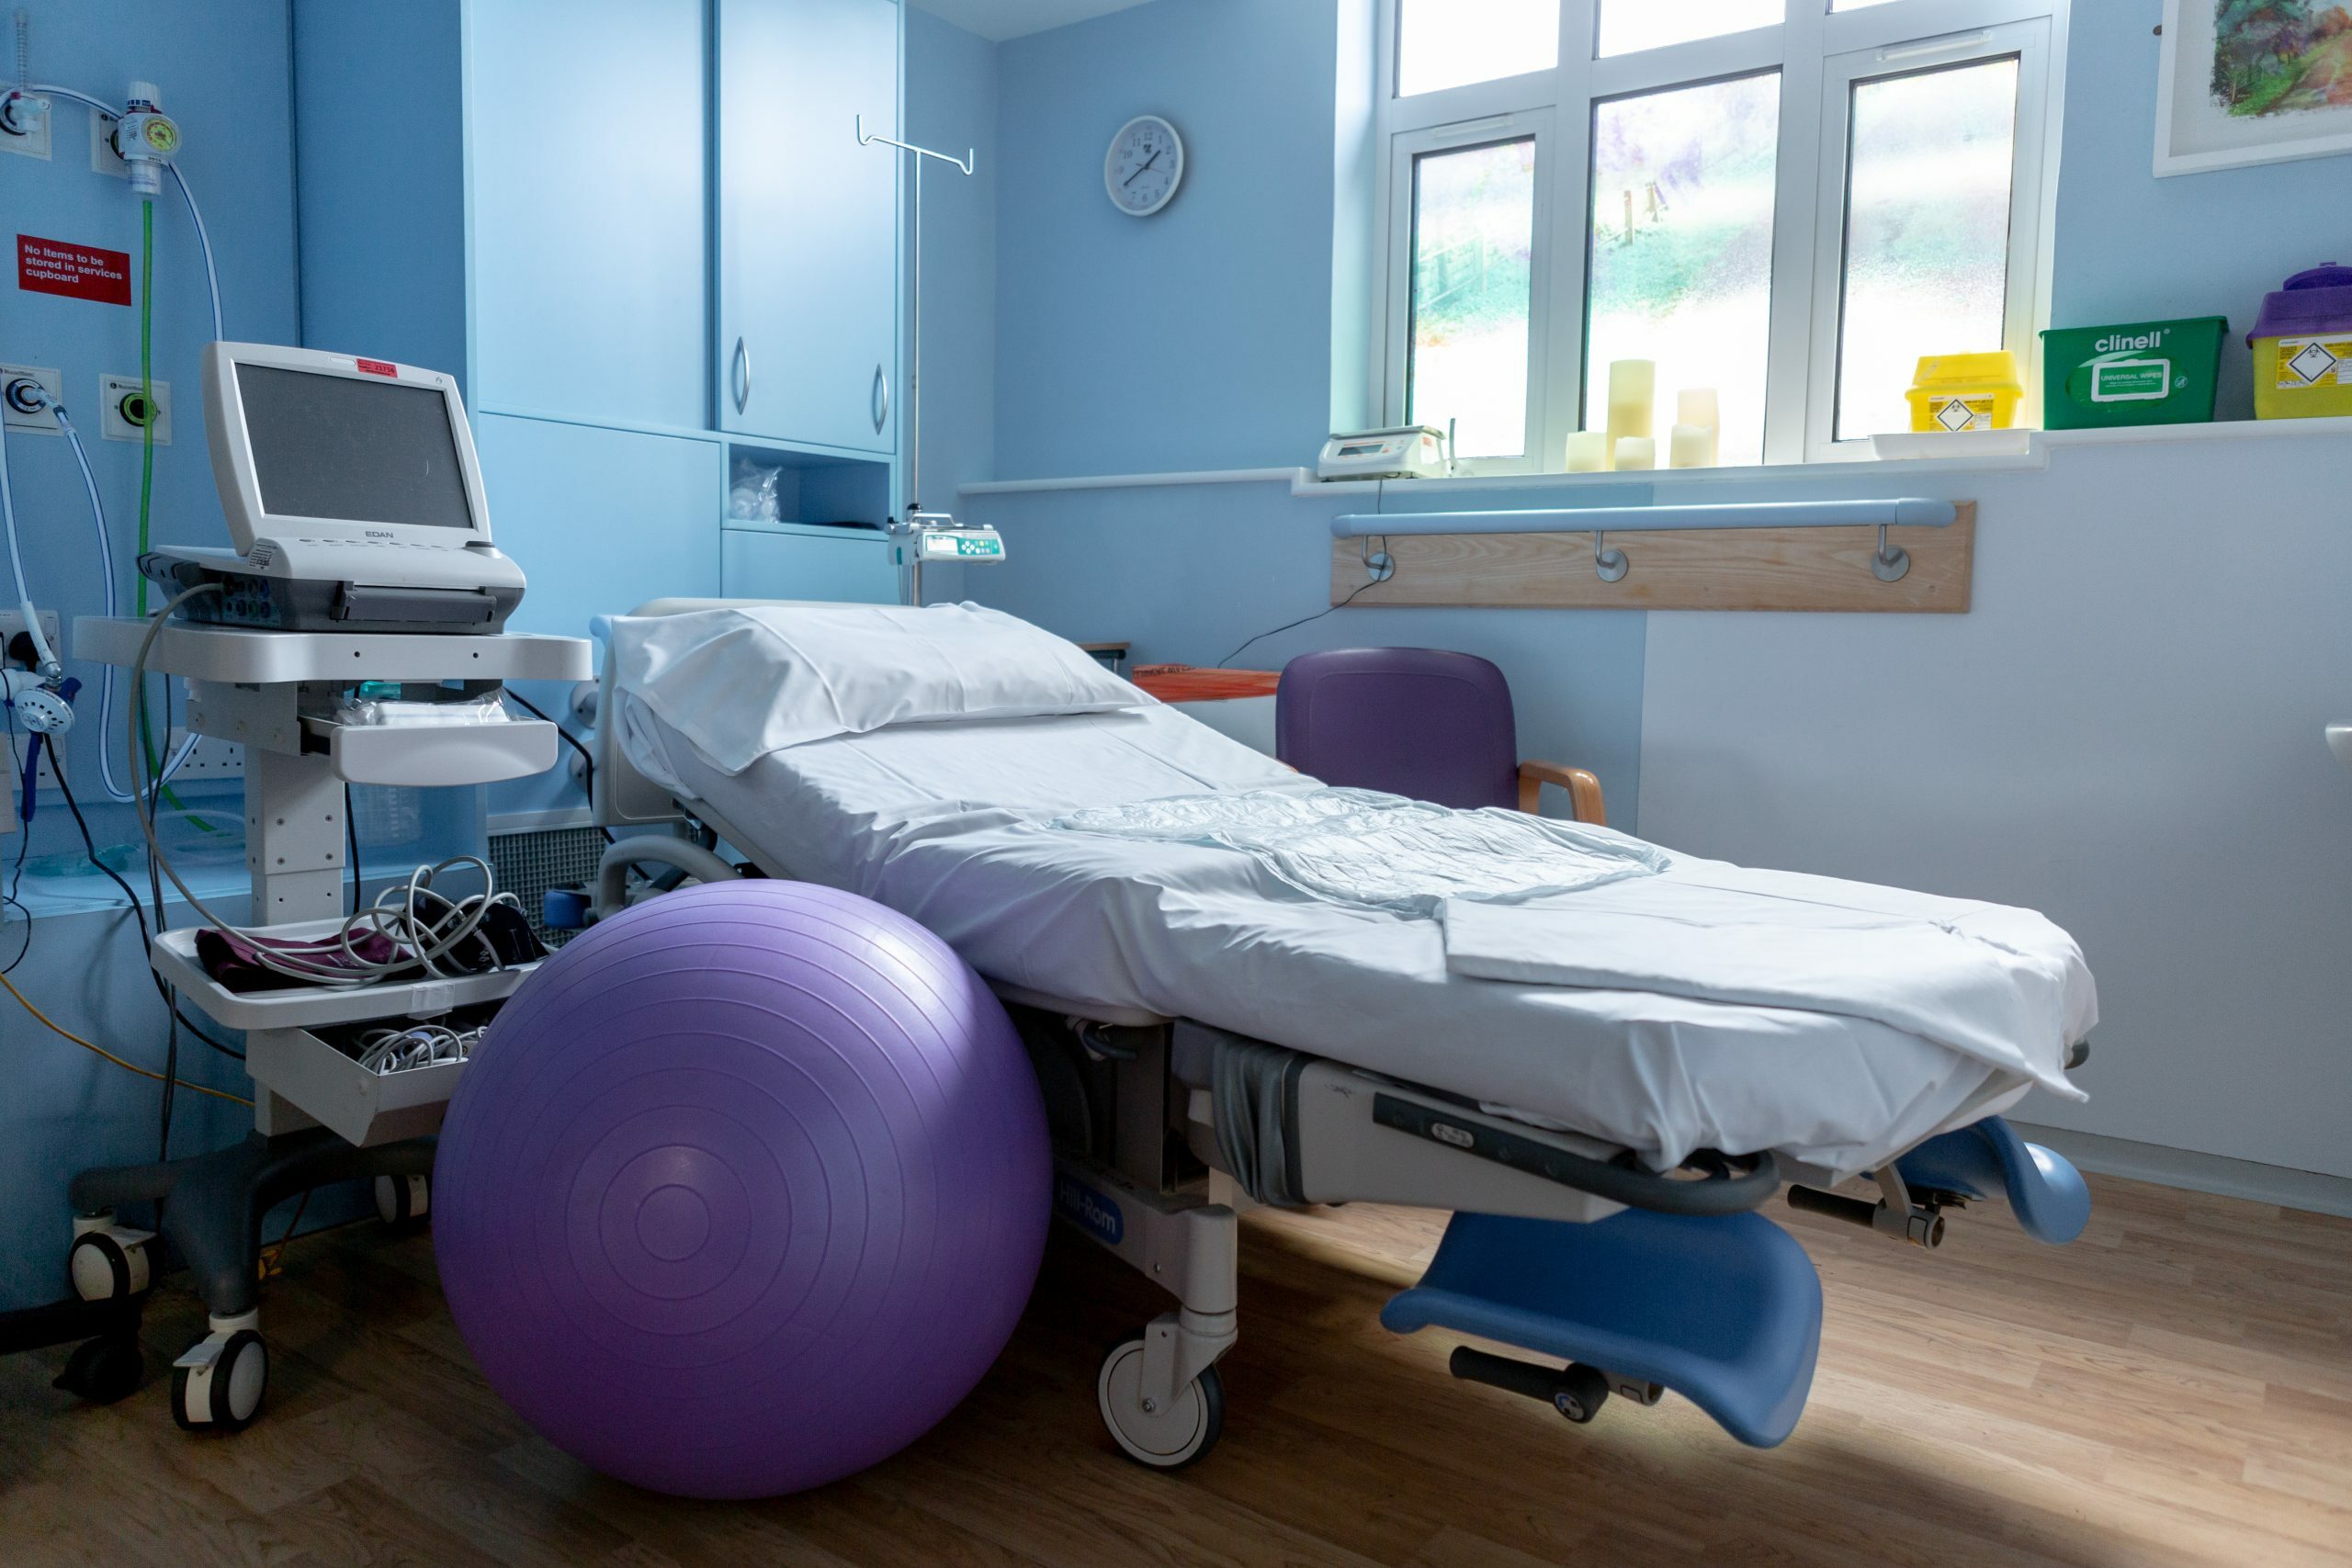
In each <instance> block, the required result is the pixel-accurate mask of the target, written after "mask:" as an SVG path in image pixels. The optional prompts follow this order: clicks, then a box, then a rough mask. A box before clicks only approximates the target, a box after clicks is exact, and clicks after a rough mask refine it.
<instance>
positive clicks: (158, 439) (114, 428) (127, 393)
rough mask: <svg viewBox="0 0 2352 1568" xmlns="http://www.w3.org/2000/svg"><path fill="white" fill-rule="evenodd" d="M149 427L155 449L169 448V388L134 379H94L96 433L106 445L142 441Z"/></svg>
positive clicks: (110, 377) (133, 377) (161, 384)
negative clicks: (95, 390) (96, 389)
mask: <svg viewBox="0 0 2352 1568" xmlns="http://www.w3.org/2000/svg"><path fill="white" fill-rule="evenodd" d="M150 427H152V428H153V431H154V433H155V445H156V446H170V445H171V444H172V384H171V383H170V382H169V381H154V380H150V381H148V382H146V383H144V384H141V381H140V379H139V378H138V377H136V376H101V377H99V378H98V433H99V434H102V435H104V436H105V437H106V438H107V440H109V441H143V440H145V439H146V434H147V431H148V430H149V428H150Z"/></svg>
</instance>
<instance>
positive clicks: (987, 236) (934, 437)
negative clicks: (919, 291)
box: [899, 9, 1001, 510]
mask: <svg viewBox="0 0 2352 1568" xmlns="http://www.w3.org/2000/svg"><path fill="white" fill-rule="evenodd" d="M997 53H998V50H997V46H996V45H995V44H993V43H990V42H989V40H988V39H983V38H978V37H975V36H974V35H973V34H971V33H967V32H966V31H964V30H963V29H962V28H958V27H955V26H953V25H952V24H950V23H947V22H943V21H941V20H940V19H939V18H938V17H934V16H933V15H932V14H931V13H930V12H928V11H922V10H915V9H910V10H909V11H908V12H907V110H906V122H907V140H908V141H912V142H915V143H916V144H917V145H919V146H923V147H931V148H936V149H937V150H938V151H940V152H948V153H953V154H956V155H957V156H961V155H962V154H963V153H964V152H967V151H969V152H971V153H972V154H973V167H972V174H971V175H970V176H969V177H967V176H965V175H959V174H957V173H956V171H955V170H953V169H951V168H949V167H947V165H945V164H937V163H926V165H925V167H924V170H923V182H922V200H923V224H924V228H923V245H922V288H923V320H922V340H923V341H922V374H923V399H922V488H923V491H924V493H923V494H922V495H920V496H914V497H911V498H910V499H911V500H915V501H920V502H923V503H924V504H925V505H927V506H932V507H935V508H939V509H942V510H947V509H952V508H953V507H954V506H955V504H956V487H957V486H958V485H961V484H965V483H967V482H968V481H970V480H974V479H993V478H994V477H995V475H996V442H997V407H996V395H995V393H996V385H995V383H996V343H997V331H996V329H997V310H996V289H997V221H996V213H997V197H998V192H999V190H1000V180H1001V164H1000V157H999V153H1000V148H999V145H998V142H997V112H998V107H997ZM908 186H909V191H908V198H909V201H910V203H911V201H912V199H913V190H912V186H913V182H912V181H911V180H910V181H909V182H908ZM911 225H912V212H911V210H910V213H909V215H908V220H907V224H906V227H905V229H904V231H905V232H909V233H911V232H912V226H911ZM905 336H906V341H907V342H908V343H909V344H912V342H913V339H914V334H913V330H912V323H911V321H910V324H909V329H908V332H907V333H906V334H905ZM908 381H909V378H908V376H907V375H906V374H905V373H904V372H902V373H901V374H900V376H899V385H901V386H905V385H907V384H908Z"/></svg>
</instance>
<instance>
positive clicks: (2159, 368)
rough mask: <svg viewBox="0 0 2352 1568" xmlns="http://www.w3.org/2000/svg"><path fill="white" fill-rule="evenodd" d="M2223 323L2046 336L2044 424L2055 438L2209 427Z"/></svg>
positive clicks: (2208, 319)
mask: <svg viewBox="0 0 2352 1568" xmlns="http://www.w3.org/2000/svg"><path fill="white" fill-rule="evenodd" d="M2229 334H2230V323H2229V321H2227V320H2226V319H2225V318H2223V317H2221V316H2191V317H2189V318H2188V320H2186V321H2132V322H2129V323H2126V324H2124V325H2121V326H2112V327H2052V328H2050V329H2049V330H2048V331H2046V332H2044V333H2042V334H2041V423H2042V425H2043V427H2044V428H2046V429H2050V430H2091V429H2097V428H2099V427H2101V426H2105V425H2116V424H2201V423H2208V422H2210V421H2211V419H2212V417H2213V383H2214V376H2215V373H2216V371H2218V370H2219V368H2220V367H2221V361H2222V340H2223V339H2225V338H2227V337H2228V336H2229Z"/></svg>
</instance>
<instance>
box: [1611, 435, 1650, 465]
mask: <svg viewBox="0 0 2352 1568" xmlns="http://www.w3.org/2000/svg"><path fill="white" fill-rule="evenodd" d="M1617 468H1618V471H1619V472H1620V473H1623V472H1624V471H1625V470H1627V469H1629V468H1657V442H1655V441H1653V440H1651V439H1650V438H1649V437H1648V436H1646V435H1621V436H1619V437H1618V438H1617Z"/></svg>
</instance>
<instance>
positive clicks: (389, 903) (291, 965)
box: [126, 582, 521, 987]
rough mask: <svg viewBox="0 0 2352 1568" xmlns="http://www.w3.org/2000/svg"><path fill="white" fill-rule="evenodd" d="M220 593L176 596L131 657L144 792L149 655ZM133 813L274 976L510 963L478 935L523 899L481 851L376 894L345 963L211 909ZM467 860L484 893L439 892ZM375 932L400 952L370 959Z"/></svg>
mask: <svg viewBox="0 0 2352 1568" xmlns="http://www.w3.org/2000/svg"><path fill="white" fill-rule="evenodd" d="M218 592H220V584H219V583H217V582H201V583H198V584H197V586H195V587H194V588H191V589H188V590H187V592H183V593H179V594H176V595H175V596H174V597H173V598H172V599H171V600H170V602H168V603H167V604H164V607H163V608H162V609H161V610H159V611H158V612H156V615H155V618H154V620H153V622H152V623H150V624H149V626H148V627H147V635H146V636H145V637H141V639H140V642H139V653H138V656H137V657H136V658H135V659H133V660H131V665H130V690H131V694H132V696H131V701H130V704H129V720H128V724H129V733H128V736H127V738H126V739H127V743H128V745H129V747H130V773H131V787H132V789H133V790H134V791H136V792H138V793H141V794H142V795H143V794H144V793H145V790H146V786H145V784H143V783H142V782H141V779H140V778H139V767H140V757H139V734H140V728H141V726H140V720H141V717H142V716H143V715H142V714H141V708H142V706H143V704H142V703H141V701H140V694H141V693H143V692H144V691H145V690H146V682H147V660H148V658H149V657H150V656H151V655H152V654H153V652H154V650H155V639H156V638H157V637H160V636H162V635H163V631H164V626H166V625H168V624H169V623H170V621H171V618H172V615H173V612H175V611H176V610H177V609H178V608H179V607H180V606H181V605H182V604H187V602H188V601H189V600H191V599H193V598H195V597H197V596H198V594H202V593H218ZM131 815H133V816H134V817H136V818H139V829H140V831H141V833H142V834H144V835H145V836H146V840H147V855H148V859H149V860H150V861H151V862H153V864H154V866H155V868H156V869H157V870H158V871H161V872H162V873H163V874H164V876H165V877H166V878H168V879H169V880H170V882H171V885H172V886H174V887H175V888H177V889H179V894H180V897H182V898H185V899H186V900H187V907H188V908H191V909H193V910H195V911H196V913H197V914H198V917H199V918H201V919H203V921H204V922H205V923H206V924H207V925H209V926H210V927H211V928H212V929H213V930H214V931H219V932H220V933H221V934H222V935H224V936H232V937H242V938H243V939H244V940H245V941H247V942H251V943H252V944H253V951H254V960H255V961H256V962H257V963H259V964H261V966H262V967H263V968H265V969H268V970H270V971H271V972H273V973H275V974H278V975H283V976H287V977H288V978H289V979H295V980H300V981H303V982H305V983H307V984H310V985H314V986H331V987H357V986H367V985H372V984H374V983H375V982H376V981H379V980H382V979H385V978H388V977H390V976H395V975H409V974H413V973H414V972H415V971H416V970H418V969H420V968H422V969H423V970H424V973H426V974H428V975H441V976H455V975H462V974H467V973H470V971H469V970H466V969H462V968H458V967H455V966H449V967H445V966H444V964H443V960H445V959H447V958H448V957H450V955H451V954H453V953H457V952H458V951H459V950H460V949H464V948H467V947H468V946H469V944H473V945H474V946H475V947H476V949H477V950H478V951H488V952H489V953H490V954H491V965H492V967H493V968H495V967H503V964H501V963H500V961H499V959H498V956H497V953H496V950H495V949H494V948H492V947H491V943H490V939H489V938H488V937H486V936H482V935H480V934H478V933H479V931H480V928H481V922H482V919H483V918H484V917H485V916H487V915H488V914H489V913H490V910H491V908H492V906H493V905H498V904H504V905H506V906H508V907H510V908H518V909H519V908H521V902H520V900H518V899H517V898H516V897H515V895H514V894H512V893H501V892H499V891H498V876H497V873H496V872H495V871H493V870H492V867H491V864H490V863H489V862H488V861H486V860H484V859H482V858H481V856H480V855H453V856H451V857H450V858H449V859H447V860H445V861H440V862H438V863H435V864H432V865H420V866H418V867H417V868H416V869H415V870H414V871H413V872H411V873H410V874H409V875H408V879H407V880H406V881H405V882H403V883H401V884H399V885H397V886H391V887H388V888H386V889H384V891H383V892H382V893H380V894H379V895H377V897H376V902H375V903H374V904H373V905H372V906H370V907H369V908H365V909H362V910H361V911H359V912H358V913H357V914H356V915H354V916H352V917H351V918H350V919H347V920H345V921H344V922H343V925H342V927H341V929H340V930H339V931H338V932H337V933H336V937H335V945H336V948H337V958H338V960H339V961H338V962H335V963H316V962H312V961H311V960H308V959H305V958H302V957H300V956H297V955H295V954H293V953H286V952H284V951H282V950H278V949H275V948H273V947H271V946H270V945H269V942H272V941H274V940H276V939H272V938H266V937H262V936H259V935H257V934H256V933H255V932H254V931H251V930H249V929H247V928H244V927H241V926H234V925H232V924H230V923H229V922H228V921H227V920H224V919H221V918H220V916H219V915H216V914H214V913H213V912H212V909H211V908H210V907H209V906H208V905H207V904H206V903H205V902H204V900H203V899H201V898H199V897H197V896H196V894H195V892H194V891H193V890H192V889H190V888H189V886H188V885H187V882H185V881H184V880H182V879H181V876H180V874H179V870H178V868H177V867H175V866H174V865H173V864H172V861H171V857H170V856H169V855H167V854H165V853H164V846H163V844H162V843H161V842H160V841H159V840H157V839H156V837H155V817H154V812H153V807H150V808H149V809H146V810H141V811H134V812H132V813H131ZM467 865H469V866H474V867H476V868H478V869H479V870H480V871H481V874H482V882H483V890H482V891H481V892H480V893H477V894H473V895H471V896H469V897H465V898H451V897H448V896H447V895H446V894H437V893H434V892H433V880H434V878H435V877H436V876H438V875H440V874H442V873H443V872H445V871H449V870H453V869H455V868H456V867H458V866H467ZM428 896H429V897H432V898H434V899H435V900H437V901H438V902H440V903H441V904H443V905H445V906H447V912H446V913H444V914H441V915H439V916H435V915H433V914H431V913H429V912H427V911H422V910H420V909H419V908H417V904H418V900H419V898H420V897H428ZM370 936H380V937H383V938H385V939H386V940H387V941H389V942H390V943H391V944H392V948H393V955H392V956H391V957H390V958H384V959H375V958H368V957H365V956H363V955H362V954H361V953H359V951H358V949H357V947H356V945H355V943H356V942H360V941H364V940H365V939H367V938H368V937H370Z"/></svg>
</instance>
